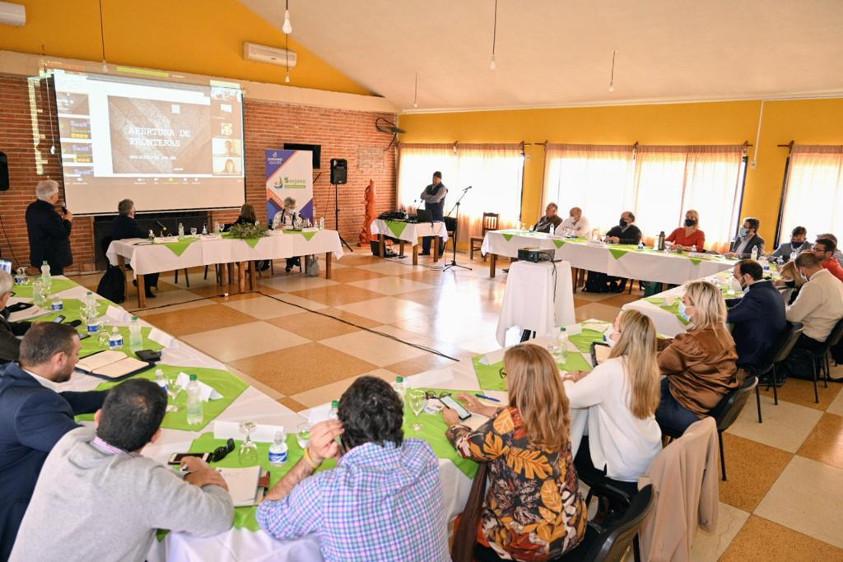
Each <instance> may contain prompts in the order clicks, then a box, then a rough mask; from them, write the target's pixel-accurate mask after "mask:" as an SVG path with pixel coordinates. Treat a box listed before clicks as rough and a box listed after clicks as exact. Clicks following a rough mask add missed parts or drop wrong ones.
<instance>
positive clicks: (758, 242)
mask: <svg viewBox="0 0 843 562" xmlns="http://www.w3.org/2000/svg"><path fill="white" fill-rule="evenodd" d="M759 228H761V221H760V220H758V219H756V218H753V217H747V218H745V219H744V220H743V226H741V228H740V230H739V231H738V235H737V236H736V237H735V239H734V240H733V241H732V246H731V248H730V249H729V253H727V254H726V255H727V256H728V257H733V258H740V259H747V258H751V257H752V250H754V249H756V248H758V255H759V256H760V255H762V254H763V253H764V239H763V238H761V237H760V236H758V229H759Z"/></svg>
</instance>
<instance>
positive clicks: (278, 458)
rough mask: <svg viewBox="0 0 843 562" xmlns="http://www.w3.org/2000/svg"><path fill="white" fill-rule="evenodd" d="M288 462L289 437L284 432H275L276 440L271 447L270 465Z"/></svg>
mask: <svg viewBox="0 0 843 562" xmlns="http://www.w3.org/2000/svg"><path fill="white" fill-rule="evenodd" d="M285 462H287V436H286V435H285V434H284V430H283V429H282V430H281V431H276V432H275V440H274V441H273V442H272V445H270V447H269V464H274V465H282V464H284V463H285Z"/></svg>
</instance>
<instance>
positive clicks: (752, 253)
mask: <svg viewBox="0 0 843 562" xmlns="http://www.w3.org/2000/svg"><path fill="white" fill-rule="evenodd" d="M751 255H752V259H753V260H755V261H758V246H755V247H754V248H753V249H752V252H751Z"/></svg>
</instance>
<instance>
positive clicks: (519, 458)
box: [443, 344, 588, 561]
mask: <svg viewBox="0 0 843 562" xmlns="http://www.w3.org/2000/svg"><path fill="white" fill-rule="evenodd" d="M503 362H504V369H503V370H502V371H501V376H503V377H506V379H507V382H508V386H509V406H508V407H506V408H502V409H500V410H498V409H495V408H492V407H489V406H484V405H482V404H481V403H480V402H479V401H478V400H477V399H476V398H474V397H472V396H467V395H462V396H460V399H461V400H463V401H464V402H465V403H466V404H467V406H468V408H469V409H470V410H471V411H473V412H476V413H478V414H481V415H484V416H488V417H489V418H490V419H489V421H488V422H486V423H485V424H483V425H482V426H480V427H479V428H478V429H477V430H476V431H471V429H470V428H468V427H466V426H464V425H461V424H460V423H459V418H458V417H457V414H456V412H454V411H453V410H450V409H445V410H444V411H443V416H444V418H445V422H446V423H447V424H448V432H447V435H448V440H449V441H450V442H451V443H452V444H453V445H454V447H455V448H456V449H457V451H459V453H460V454H461V455H462V456H464V457H466V458H471V459H474V460H477V461H481V462H483V461H486V462H489V477H488V480H487V489H486V499H485V501H484V504H483V509H482V512H481V514H480V522H479V524H478V529H477V542H478V547H477V552H476V555H477V556H476V559H477V560H481V561H482V560H498V559H504V560H523V561H543V560H549V559H552V558H557V557H559V556H562V555H563V554H565V553H566V552H568V551H570V550H571V549H573V548H574V547H576V546H577V545H578V544H579V543H580V542H581V541H582V539H583V537H584V536H585V529H586V523H587V522H588V521H587V519H588V512H587V509H586V505H585V502H584V501H583V499H582V498H581V497H580V495H579V492H578V490H577V473H576V471H575V469H574V462H573V459H572V457H571V443H570V438H569V423H568V422H569V420H568V398H567V397H566V396H565V389H564V387H563V385H562V381H561V379H560V377H559V370H558V368H557V366H556V363H555V362H554V361H553V358H552V357H551V355H550V354H549V353H548V352H547V350H545V349H544V348H541V347H539V346H537V345H532V344H521V345H516V346H515V347H512V348H510V349H509V350H508V351H507V352H506V354H505V355H504V359H503Z"/></svg>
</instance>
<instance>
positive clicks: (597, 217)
mask: <svg viewBox="0 0 843 562" xmlns="http://www.w3.org/2000/svg"><path fill="white" fill-rule="evenodd" d="M545 170H546V171H545V203H548V202H550V201H558V202H560V205H561V208H562V209H563V211H562V212H563V213H564V212H565V210H566V209H567V208H569V207H573V206H577V207H582V209H583V214H585V215H586V216H587V217H588V219H589V221H590V222H591V224H592V226H593V227H595V228H599V229H600V230H602V231H605V230H607V229H608V228H609V227H610V226H611V225H614V224H616V223H617V220H618V218H619V217H620V214H621V212H623V211H625V210H631V211H632V212H633V213H634V214H635V216H636V224H638V227H639V228H641V230H642V231H643V232H644V234H645V236H651V237H652V236H654V235H655V234H657V233H658V232H659V231H661V230H664V231H665V233H670V232H671V231H672V230H673V229H674V228H676V227H677V226H679V225H680V224H682V221H683V219H684V213H685V211H687V210H689V209H694V210H696V211H697V212H698V213H699V214H700V227H701V229H702V230H703V231H704V232H705V233H706V240H707V245H708V247H709V249H718V250H719V249H723V248H724V246H726V245H728V243H729V241H730V239H731V238H732V236H733V235H734V231H735V228H736V225H737V221H738V218H739V217H738V213H739V212H740V208H739V207H740V194H741V186H742V185H743V173H744V171H745V166H744V163H743V147H742V146H641V147H638V148H637V150H636V148H635V147H632V146H612V147H608V146H594V145H580V146H575V147H572V146H566V145H563V146H552V145H551V146H549V147H548V152H547V163H546V168H545Z"/></svg>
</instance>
